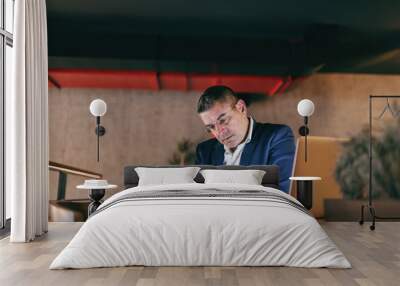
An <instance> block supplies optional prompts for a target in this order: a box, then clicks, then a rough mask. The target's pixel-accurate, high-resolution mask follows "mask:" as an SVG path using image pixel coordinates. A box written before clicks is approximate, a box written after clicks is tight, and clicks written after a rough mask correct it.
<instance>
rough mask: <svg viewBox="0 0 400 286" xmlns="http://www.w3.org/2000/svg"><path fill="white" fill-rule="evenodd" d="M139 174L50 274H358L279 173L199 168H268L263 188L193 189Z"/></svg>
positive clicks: (131, 174)
mask: <svg viewBox="0 0 400 286" xmlns="http://www.w3.org/2000/svg"><path fill="white" fill-rule="evenodd" d="M136 167H137V166H128V167H126V168H125V170H124V184H125V187H126V188H125V190H124V191H122V192H119V193H117V194H115V195H113V196H112V197H110V198H108V199H107V200H106V201H105V202H104V203H103V204H102V205H101V206H100V207H99V209H98V210H97V211H96V212H95V213H94V214H93V215H92V216H91V217H90V218H89V219H88V220H87V221H86V222H85V223H84V224H83V225H82V227H81V229H80V230H79V231H78V233H77V234H76V235H75V237H74V238H73V239H72V240H71V242H70V243H69V244H68V245H67V246H66V247H65V248H64V249H63V250H62V252H61V253H60V254H59V255H58V256H57V257H56V258H55V259H54V261H53V262H52V264H51V265H50V269H65V268H92V267H117V266H129V265H144V266H292V267H330V268H350V267H351V265H350V263H349V262H348V260H347V259H346V258H345V256H344V255H343V253H342V252H341V251H340V250H339V249H338V248H337V247H336V245H335V244H334V242H333V241H332V240H331V239H330V238H329V237H328V236H327V234H326V233H325V231H324V230H323V229H322V228H321V226H320V225H319V224H318V222H317V221H316V220H315V219H314V218H313V217H312V216H311V215H310V213H309V212H308V211H307V210H306V209H305V208H304V207H303V206H302V205H301V204H300V203H299V202H298V201H297V200H296V199H294V198H293V197H291V196H289V195H287V194H285V193H283V192H281V191H279V189H278V184H279V183H278V182H279V169H278V167H277V166H249V167H243V166H220V167H213V166H199V167H200V168H201V169H202V170H206V169H220V168H222V169H229V170H232V169H238V170H243V169H255V170H258V169H262V170H264V171H265V175H263V177H262V181H261V185H250V184H237V183H224V184H221V183H204V178H203V177H202V175H201V174H200V173H198V174H197V175H196V177H195V178H194V181H195V182H193V183H185V184H159V185H150V186H147V185H144V186H140V185H139V186H138V181H139V177H138V174H137V172H136V171H135V169H136ZM164 167H165V166H164Z"/></svg>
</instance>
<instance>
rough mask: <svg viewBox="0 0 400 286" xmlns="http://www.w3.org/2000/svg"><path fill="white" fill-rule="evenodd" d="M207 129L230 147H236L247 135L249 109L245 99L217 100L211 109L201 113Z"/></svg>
mask: <svg viewBox="0 0 400 286" xmlns="http://www.w3.org/2000/svg"><path fill="white" fill-rule="evenodd" d="M200 118H201V120H202V121H203V123H204V125H205V126H206V128H207V130H208V131H209V132H210V133H212V134H213V135H214V136H215V138H216V139H217V140H218V141H219V142H220V143H221V144H223V145H225V146H226V147H228V148H231V149H232V148H235V147H236V146H237V145H239V144H240V143H241V142H242V141H243V140H244V137H245V136H246V132H247V127H248V118H247V109H246V104H245V103H244V101H243V100H239V101H238V102H237V103H236V104H235V103H233V102H232V101H230V100H227V101H221V102H216V103H215V104H214V105H213V106H212V107H211V108H210V109H208V110H207V111H204V112H202V113H200Z"/></svg>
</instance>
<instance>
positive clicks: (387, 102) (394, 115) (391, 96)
mask: <svg viewBox="0 0 400 286" xmlns="http://www.w3.org/2000/svg"><path fill="white" fill-rule="evenodd" d="M382 98H386V105H385V107H384V109H383V111H382V112H381V113H380V115H379V116H378V118H377V119H381V118H382V116H383V115H384V113H385V112H386V111H387V110H389V112H390V113H391V114H392V116H393V117H394V118H396V117H397V116H399V114H400V112H395V111H394V110H393V109H392V107H391V106H390V103H389V99H390V98H400V95H370V96H369V154H368V157H369V181H368V204H367V205H364V204H363V205H361V218H360V221H359V223H360V224H363V223H364V209H365V208H366V209H368V211H369V213H370V214H371V217H372V224H371V225H370V227H369V228H370V229H371V230H374V229H375V221H376V219H379V220H385V219H388V220H394V219H400V217H380V216H377V215H376V212H375V208H374V206H373V205H372V102H373V100H374V99H382Z"/></svg>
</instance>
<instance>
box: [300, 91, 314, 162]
mask: <svg viewBox="0 0 400 286" xmlns="http://www.w3.org/2000/svg"><path fill="white" fill-rule="evenodd" d="M314 109H315V106H314V103H313V102H312V101H311V100H309V99H303V100H301V101H300V102H299V104H298V105H297V112H298V113H299V114H300V116H303V117H304V125H303V126H301V127H300V128H299V134H300V135H301V136H304V137H305V144H304V149H305V150H304V160H305V162H307V135H308V134H309V133H310V129H309V128H308V118H309V117H310V116H311V115H312V114H313V113H314Z"/></svg>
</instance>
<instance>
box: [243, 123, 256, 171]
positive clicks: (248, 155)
mask: <svg viewBox="0 0 400 286" xmlns="http://www.w3.org/2000/svg"><path fill="white" fill-rule="evenodd" d="M257 125H258V123H257V122H255V121H254V126H253V133H252V135H251V141H250V142H249V143H247V144H246V145H244V148H243V153H242V157H240V165H244V166H247V165H251V164H252V156H253V155H254V150H255V148H256V145H257V144H256V142H257V138H256V137H257Z"/></svg>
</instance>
